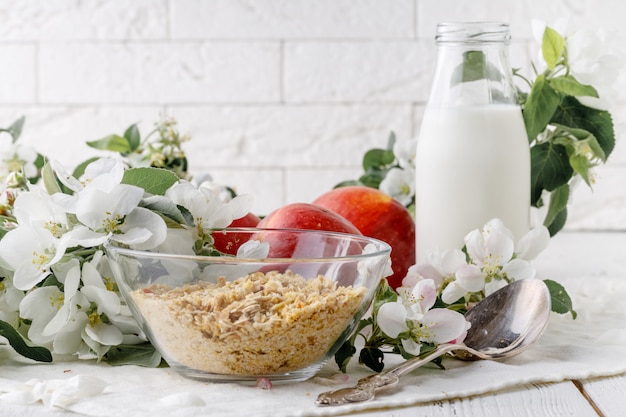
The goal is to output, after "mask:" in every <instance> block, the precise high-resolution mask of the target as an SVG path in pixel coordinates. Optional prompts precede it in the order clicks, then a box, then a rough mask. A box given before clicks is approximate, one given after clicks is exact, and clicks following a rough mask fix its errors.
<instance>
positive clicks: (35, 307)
mask: <svg viewBox="0 0 626 417" xmlns="http://www.w3.org/2000/svg"><path fill="white" fill-rule="evenodd" d="M103 262H104V265H106V258H105V257H103V256H102V252H100V251H98V252H96V253H95V254H94V256H93V259H92V260H91V261H90V262H85V263H83V264H82V266H81V264H80V262H79V261H78V259H76V258H72V259H70V260H69V261H68V262H65V263H60V264H57V265H56V266H55V267H54V272H55V276H56V277H57V279H58V280H59V282H60V283H62V284H63V291H62V290H61V289H60V288H59V287H57V286H54V285H51V286H44V287H39V288H35V289H34V290H32V291H31V292H29V293H28V294H27V295H26V296H25V297H24V299H23V300H22V302H21V304H20V311H21V315H22V317H23V318H26V319H30V320H31V325H30V328H29V331H28V336H29V338H30V340H32V341H33V342H35V343H38V344H41V345H43V346H51V347H52V348H53V350H54V352H55V353H57V354H76V353H77V352H81V351H82V352H91V353H90V357H98V358H100V357H102V356H103V355H104V354H105V353H106V352H107V351H108V349H109V348H110V347H111V346H116V345H119V344H120V343H122V342H125V343H138V342H140V341H142V340H144V339H143V338H141V337H140V335H141V332H140V331H139V328H138V326H137V324H136V322H135V321H134V319H133V318H132V315H131V313H130V311H129V310H128V309H127V308H125V306H124V305H123V302H122V300H121V299H120V295H119V293H117V292H115V284H114V283H113V281H112V279H111V278H108V277H103V276H102V275H101V273H100V271H99V268H100V265H101V264H102V263H103ZM124 333H126V335H125V334H124ZM125 336H127V337H125ZM94 353H95V355H94ZM86 355H87V354H86V353H83V357H86Z"/></svg>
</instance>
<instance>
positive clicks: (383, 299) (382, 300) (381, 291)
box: [372, 278, 398, 316]
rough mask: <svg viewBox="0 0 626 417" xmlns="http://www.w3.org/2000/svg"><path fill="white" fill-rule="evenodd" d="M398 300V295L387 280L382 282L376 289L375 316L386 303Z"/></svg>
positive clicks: (373, 307)
mask: <svg viewBox="0 0 626 417" xmlns="http://www.w3.org/2000/svg"><path fill="white" fill-rule="evenodd" d="M397 300H398V293H397V292H395V291H394V290H393V288H391V286H389V283H388V281H387V279H386V278H383V279H381V280H380V284H378V288H377V289H376V295H374V301H373V303H372V309H373V314H374V316H376V315H377V314H378V309H379V308H380V306H382V305H383V304H386V303H393V302H395V301H397Z"/></svg>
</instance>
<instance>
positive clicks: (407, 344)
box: [400, 339, 422, 356]
mask: <svg viewBox="0 0 626 417" xmlns="http://www.w3.org/2000/svg"><path fill="white" fill-rule="evenodd" d="M400 342H401V343H402V347H403V348H404V350H406V351H407V352H408V353H410V354H411V355H413V356H419V354H420V350H421V349H422V345H421V344H420V343H417V342H415V340H413V339H402V340H401V341H400Z"/></svg>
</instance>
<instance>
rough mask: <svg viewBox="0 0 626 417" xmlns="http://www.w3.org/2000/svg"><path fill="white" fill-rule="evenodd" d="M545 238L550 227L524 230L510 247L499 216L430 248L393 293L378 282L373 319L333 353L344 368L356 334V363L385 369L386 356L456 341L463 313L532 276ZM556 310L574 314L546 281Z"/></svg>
mask: <svg viewBox="0 0 626 417" xmlns="http://www.w3.org/2000/svg"><path fill="white" fill-rule="evenodd" d="M549 240H550V236H549V234H548V230H547V228H545V227H543V226H541V227H539V228H536V229H533V230H531V231H530V232H528V233H527V234H526V235H525V236H524V237H522V239H520V241H519V242H518V243H517V247H515V245H514V241H513V235H512V233H511V231H510V230H508V229H507V228H506V227H505V226H504V224H503V223H502V222H501V221H500V220H499V219H494V220H492V221H490V222H488V223H487V224H486V225H485V226H484V227H483V228H482V229H480V230H479V229H477V230H474V231H472V232H470V233H468V234H467V236H466V237H465V246H464V248H463V249H462V250H461V249H453V250H438V251H434V252H431V253H429V255H428V258H427V260H426V261H425V262H424V263H420V264H416V265H414V266H412V267H411V268H410V269H409V271H408V273H407V276H406V277H405V278H404V280H403V282H402V286H401V287H398V288H397V289H396V291H395V292H394V291H393V290H392V289H391V287H389V286H388V285H387V283H386V282H384V281H383V283H382V284H381V286H380V287H379V289H378V291H377V293H376V296H375V299H374V304H373V308H372V314H371V316H370V317H368V318H365V319H363V320H361V322H360V324H359V326H358V328H357V330H356V332H355V334H354V335H353V336H352V337H351V338H350V339H349V340H348V341H346V342H345V344H344V345H343V346H342V348H341V349H340V350H339V352H338V353H337V354H336V355H335V361H336V362H337V365H338V366H339V368H340V369H341V370H342V371H344V372H345V370H346V366H347V364H348V362H349V361H350V359H351V358H352V356H354V355H355V354H356V351H357V349H356V346H355V345H356V339H357V337H359V336H360V337H361V338H363V341H364V345H363V348H362V349H361V352H360V353H359V362H360V363H363V364H365V365H366V366H368V367H369V368H371V369H373V370H374V371H376V372H380V371H381V370H382V369H383V368H384V357H385V353H394V354H400V355H402V357H404V358H406V359H409V358H412V357H415V356H424V355H426V354H428V353H429V352H430V351H432V350H433V349H434V348H435V347H436V346H437V345H438V344H440V343H459V342H462V341H463V339H464V338H465V335H466V331H467V330H468V328H469V327H468V326H469V323H468V322H467V321H466V320H465V318H464V317H463V314H464V313H465V312H467V311H468V309H470V308H471V307H472V306H473V305H474V304H476V303H477V302H479V301H481V300H482V299H484V298H485V297H487V296H488V295H490V294H492V293H494V292H495V291H497V290H498V289H500V288H502V287H504V286H506V285H508V284H509V283H511V282H513V281H515V280H519V279H530V278H534V277H535V275H536V271H535V269H534V268H533V267H532V265H531V264H530V261H531V260H532V259H534V258H535V257H536V256H537V255H538V254H539V253H540V252H541V251H542V250H543V249H544V248H545V247H546V246H547V245H548V242H549ZM544 282H545V283H546V285H547V286H548V289H549V290H550V294H551V297H552V305H553V311H555V312H557V313H560V314H563V313H568V312H569V313H571V314H572V316H573V317H576V312H575V311H574V310H573V309H572V302H571V299H570V298H569V296H568V295H567V292H565V290H564V289H563V287H562V286H560V285H559V284H558V283H556V282H554V281H550V280H545V281H544Z"/></svg>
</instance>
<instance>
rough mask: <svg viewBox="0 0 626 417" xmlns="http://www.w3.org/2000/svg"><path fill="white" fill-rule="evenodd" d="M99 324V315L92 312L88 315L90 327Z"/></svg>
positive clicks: (100, 321)
mask: <svg viewBox="0 0 626 417" xmlns="http://www.w3.org/2000/svg"><path fill="white" fill-rule="evenodd" d="M100 323H102V319H101V318H100V315H99V314H98V313H96V312H95V311H94V312H93V313H91V314H90V315H89V325H90V326H91V327H94V326H96V325H98V324H100Z"/></svg>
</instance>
